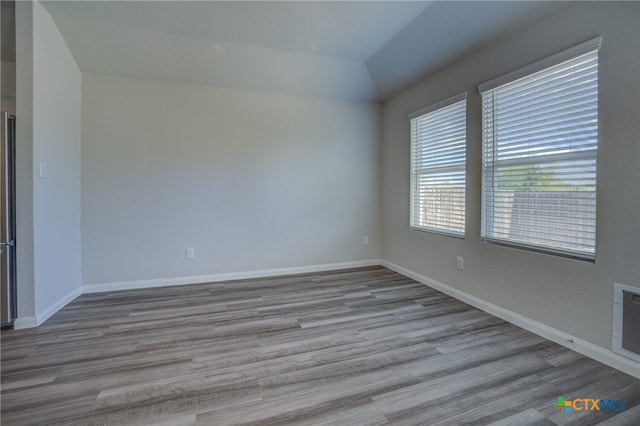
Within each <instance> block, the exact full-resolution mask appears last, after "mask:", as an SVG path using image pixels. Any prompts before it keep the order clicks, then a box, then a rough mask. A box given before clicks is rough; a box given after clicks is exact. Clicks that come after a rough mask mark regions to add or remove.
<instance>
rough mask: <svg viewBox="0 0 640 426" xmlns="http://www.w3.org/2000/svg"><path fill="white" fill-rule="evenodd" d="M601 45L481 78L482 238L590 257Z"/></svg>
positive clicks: (592, 250) (592, 251) (593, 237)
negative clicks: (508, 77) (509, 74)
mask: <svg viewBox="0 0 640 426" xmlns="http://www.w3.org/2000/svg"><path fill="white" fill-rule="evenodd" d="M599 45H600V39H596V40H594V41H591V42H588V43H584V44H583V45H580V46H577V47H576V48H573V49H571V50H570V51H567V52H568V53H567V54H566V55H565V56H569V58H566V57H565V58H562V54H561V55H556V56H555V58H556V64H554V65H551V66H548V63H549V60H545V61H544V62H543V64H544V65H545V68H544V69H541V70H538V71H536V72H534V73H531V74H529V75H526V76H524V77H518V78H517V79H516V80H515V81H510V82H508V83H502V84H499V85H497V84H495V82H494V83H493V84H491V83H489V84H488V85H489V86H495V87H490V88H486V87H487V85H485V87H484V88H485V90H483V86H480V91H481V93H482V112H483V117H482V119H483V126H482V127H483V137H482V139H483V153H482V171H483V176H482V179H483V182H482V224H481V227H482V229H481V233H482V238H483V240H484V241H485V242H494V243H502V244H506V245H512V246H516V247H522V248H528V249H532V250H537V251H543V252H550V253H554V254H559V255H564V256H568V257H575V258H581V259H594V258H595V242H596V158H597V147H598V48H599ZM558 58H561V59H563V60H557V59H558ZM538 65H540V64H538ZM531 67H533V68H535V67H536V64H533V65H532V66H530V68H531ZM517 74H518V72H516V75H517Z"/></svg>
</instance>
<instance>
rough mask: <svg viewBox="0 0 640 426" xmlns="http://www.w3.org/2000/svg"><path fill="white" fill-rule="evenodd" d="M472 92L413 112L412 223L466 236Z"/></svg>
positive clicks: (432, 229) (440, 231) (411, 116)
mask: <svg viewBox="0 0 640 426" xmlns="http://www.w3.org/2000/svg"><path fill="white" fill-rule="evenodd" d="M466 98H467V96H466V93H463V94H460V95H457V96H454V97H452V98H449V99H446V100H444V101H442V102H439V103H437V104H435V105H432V106H430V107H427V108H424V109H422V110H420V111H417V112H415V113H413V114H411V115H409V120H410V125H411V194H410V198H411V201H410V204H411V205H410V210H411V213H410V226H411V227H412V228H414V229H419V230H425V231H432V232H439V233H445V234H449V235H454V236H464V231H465V172H466V171H465V168H466V167H465V165H466V105H467V101H466Z"/></svg>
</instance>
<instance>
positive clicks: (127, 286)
mask: <svg viewBox="0 0 640 426" xmlns="http://www.w3.org/2000/svg"><path fill="white" fill-rule="evenodd" d="M380 262H381V261H380V259H367V260H356V261H352V262H340V263H328V264H322V265H309V266H295V267H291V268H276V269H261V270H254V271H246V272H228V273H223V274H212V275H192V276H186V277H176V278H159V279H151V280H136V281H120V282H111V283H99V284H86V285H84V286H82V292H83V293H100V292H104V291H117V290H132V289H138V288H153V287H166V286H171V285H188V284H199V283H209V282H219V281H233V280H244V279H250V278H263V277H276V276H280V275H294V274H308V273H313V272H321V271H332V270H339V269H349V268H361V267H365V266H376V265H380Z"/></svg>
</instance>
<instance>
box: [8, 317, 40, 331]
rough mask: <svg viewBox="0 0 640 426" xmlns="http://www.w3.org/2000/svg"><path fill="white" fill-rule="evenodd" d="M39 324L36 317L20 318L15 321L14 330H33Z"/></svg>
mask: <svg viewBox="0 0 640 426" xmlns="http://www.w3.org/2000/svg"><path fill="white" fill-rule="evenodd" d="M37 326H38V322H37V321H36V317H34V316H29V317H18V318H16V319H15V321H13V329H14V330H22V329H23V328H33V327H37Z"/></svg>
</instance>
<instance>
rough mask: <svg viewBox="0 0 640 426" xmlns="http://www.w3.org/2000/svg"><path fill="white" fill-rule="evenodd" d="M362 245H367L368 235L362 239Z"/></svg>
mask: <svg viewBox="0 0 640 426" xmlns="http://www.w3.org/2000/svg"><path fill="white" fill-rule="evenodd" d="M362 245H363V246H368V245H369V237H364V238H363V239H362Z"/></svg>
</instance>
